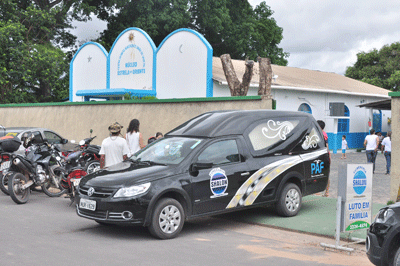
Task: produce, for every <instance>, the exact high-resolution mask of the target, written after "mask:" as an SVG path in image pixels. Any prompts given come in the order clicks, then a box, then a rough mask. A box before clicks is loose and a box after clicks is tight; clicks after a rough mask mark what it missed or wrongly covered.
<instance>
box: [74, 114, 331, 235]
mask: <svg viewBox="0 0 400 266" xmlns="http://www.w3.org/2000/svg"><path fill="white" fill-rule="evenodd" d="M329 170H330V160H329V154H328V151H327V149H326V147H325V143H324V139H323V135H322V132H321V129H320V128H319V126H318V124H317V122H316V121H315V119H314V118H313V117H312V116H311V115H310V114H307V113H303V112H281V111H273V110H254V111H243V110H240V111H215V112H209V113H205V114H202V115H199V116H197V117H195V118H193V119H191V120H189V121H187V122H186V123H184V124H182V125H181V126H179V127H177V128H175V129H173V130H172V131H170V132H168V133H167V134H166V135H165V137H164V138H162V139H159V140H157V141H155V142H153V143H152V144H150V145H148V146H147V147H146V148H144V149H142V150H140V151H139V152H137V153H136V154H134V155H133V156H132V157H131V158H130V159H128V160H126V161H124V162H122V163H120V164H117V165H114V166H111V167H108V168H106V169H104V170H100V171H98V172H95V173H93V174H90V175H88V176H86V177H84V178H83V179H82V180H81V182H80V185H79V196H78V199H77V200H78V202H77V206H76V207H77V209H76V210H77V214H78V215H79V216H81V217H85V218H88V219H93V220H95V221H97V222H98V223H100V224H106V223H130V224H139V225H143V226H148V227H149V230H150V232H151V233H152V235H154V236H155V237H158V238H162V239H165V238H173V237H175V236H176V235H177V234H179V232H180V231H181V229H182V227H183V223H184V221H185V220H187V219H191V218H195V217H199V216H205V215H214V214H220V213H226V212H231V211H236V210H241V209H244V208H249V207H256V206H263V205H265V204H270V203H275V205H276V208H277V211H278V213H279V214H280V215H283V216H293V215H296V214H297V213H298V211H299V210H300V206H301V201H302V196H305V195H309V194H313V193H317V192H321V191H323V190H324V189H325V188H326V186H327V182H328V177H329Z"/></svg>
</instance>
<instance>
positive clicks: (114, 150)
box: [99, 122, 129, 169]
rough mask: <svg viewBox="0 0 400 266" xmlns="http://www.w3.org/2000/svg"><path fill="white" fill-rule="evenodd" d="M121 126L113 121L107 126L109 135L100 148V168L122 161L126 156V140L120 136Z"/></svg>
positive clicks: (127, 148) (127, 152) (127, 150)
mask: <svg viewBox="0 0 400 266" xmlns="http://www.w3.org/2000/svg"><path fill="white" fill-rule="evenodd" d="M122 128H123V127H122V126H121V125H120V124H119V123H118V122H115V123H113V124H111V125H110V126H109V127H108V130H109V131H110V133H111V134H110V136H109V137H108V138H106V139H104V140H103V142H102V143H101V149H100V152H99V154H100V168H102V169H103V168H104V167H108V166H111V165H114V164H117V163H120V162H122V161H123V160H125V159H126V158H127V157H128V154H129V147H128V144H127V143H126V140H125V139H124V138H122V137H120V134H121V129H122Z"/></svg>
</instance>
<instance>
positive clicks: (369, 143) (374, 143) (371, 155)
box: [364, 129, 379, 173]
mask: <svg viewBox="0 0 400 266" xmlns="http://www.w3.org/2000/svg"><path fill="white" fill-rule="evenodd" d="M378 145H379V138H378V136H377V135H375V129H371V130H370V135H368V136H366V137H365V140H364V147H365V151H366V154H367V162H369V163H373V164H374V166H373V173H375V159H376V152H377V150H378Z"/></svg>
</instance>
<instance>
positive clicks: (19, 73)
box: [0, 1, 68, 103]
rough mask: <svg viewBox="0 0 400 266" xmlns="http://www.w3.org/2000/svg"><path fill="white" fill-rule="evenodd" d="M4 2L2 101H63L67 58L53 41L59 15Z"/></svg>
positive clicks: (0, 34) (0, 59) (0, 30)
mask: <svg viewBox="0 0 400 266" xmlns="http://www.w3.org/2000/svg"><path fill="white" fill-rule="evenodd" d="M21 2H22V1H21ZM20 7H21V6H19V5H18V3H14V2H13V1H5V3H4V5H2V6H1V8H0V13H2V14H6V13H7V15H6V17H3V19H1V20H0V96H1V98H0V102H1V103H20V102H37V101H53V100H58V101H59V100H61V99H62V98H64V97H66V96H67V93H68V91H67V90H68V89H67V88H68V85H67V81H68V61H67V59H66V56H65V54H64V52H63V51H62V50H61V49H60V48H57V47H54V46H53V45H52V43H51V42H50V40H51V39H52V37H50V36H51V35H52V34H53V33H52V25H53V24H54V23H55V20H56V18H55V16H56V14H55V13H54V12H53V11H42V10H38V9H36V8H35V7H34V6H32V5H30V6H27V7H24V8H25V9H20Z"/></svg>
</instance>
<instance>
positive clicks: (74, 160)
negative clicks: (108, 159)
mask: <svg viewBox="0 0 400 266" xmlns="http://www.w3.org/2000/svg"><path fill="white" fill-rule="evenodd" d="M92 132H93V130H92V129H91V130H90V134H92ZM95 138H96V136H94V137H89V138H86V139H83V140H81V141H79V145H78V148H77V150H75V151H74V152H72V153H70V154H69V155H68V156H66V161H67V165H69V166H71V167H76V166H81V167H83V168H84V170H85V171H86V172H87V173H88V174H91V173H93V172H95V171H97V170H99V169H100V154H99V152H100V148H101V147H100V146H98V145H93V144H90V143H91V142H92V141H93V140H94V139H95Z"/></svg>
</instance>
